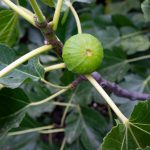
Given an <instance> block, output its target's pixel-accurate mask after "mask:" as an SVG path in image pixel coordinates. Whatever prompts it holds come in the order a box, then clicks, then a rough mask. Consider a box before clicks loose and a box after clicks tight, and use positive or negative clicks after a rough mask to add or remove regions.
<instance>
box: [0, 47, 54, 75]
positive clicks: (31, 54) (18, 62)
mask: <svg viewBox="0 0 150 150" xmlns="http://www.w3.org/2000/svg"><path fill="white" fill-rule="evenodd" d="M51 48H52V46H51V45H44V46H41V47H39V48H37V49H35V50H33V51H31V52H29V53H27V54H25V55H24V56H22V57H20V58H19V59H17V60H16V61H14V62H12V63H11V64H10V65H8V66H7V67H5V68H4V69H2V70H1V71H0V78H1V77H3V76H5V75H7V74H8V73H9V72H11V71H12V70H13V69H15V68H16V67H18V66H20V65H21V64H23V63H24V62H26V61H27V60H29V59H31V58H33V57H34V56H37V55H39V54H40V53H43V52H45V51H48V50H50V49H51Z"/></svg>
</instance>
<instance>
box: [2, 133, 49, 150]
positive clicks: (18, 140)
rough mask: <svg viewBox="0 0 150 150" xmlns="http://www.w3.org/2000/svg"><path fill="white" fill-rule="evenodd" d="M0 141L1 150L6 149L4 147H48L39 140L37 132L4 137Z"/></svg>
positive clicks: (45, 149) (22, 149)
mask: <svg viewBox="0 0 150 150" xmlns="http://www.w3.org/2000/svg"><path fill="white" fill-rule="evenodd" d="M0 143H1V144H0V149H1V150H6V148H8V149H14V150H29V149H32V150H33V149H36V150H49V147H48V146H47V145H46V143H44V142H43V141H42V140H41V138H40V136H39V134H38V133H29V134H25V135H19V136H11V137H6V138H5V139H3V140H2V141H0Z"/></svg>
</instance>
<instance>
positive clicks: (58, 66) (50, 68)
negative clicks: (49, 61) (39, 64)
mask: <svg viewBox="0 0 150 150" xmlns="http://www.w3.org/2000/svg"><path fill="white" fill-rule="evenodd" d="M65 67H66V65H65V63H60V64H56V65H52V66H48V67H45V68H44V70H45V72H49V71H52V70H57V69H62V68H65Z"/></svg>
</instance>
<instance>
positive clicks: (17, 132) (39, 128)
mask: <svg viewBox="0 0 150 150" xmlns="http://www.w3.org/2000/svg"><path fill="white" fill-rule="evenodd" d="M53 127H54V126H53V125H49V126H44V127H38V128H32V129H26V130H23V131H15V132H9V133H8V136H13V135H20V134H25V133H31V132H36V131H40V130H46V129H52V128H53Z"/></svg>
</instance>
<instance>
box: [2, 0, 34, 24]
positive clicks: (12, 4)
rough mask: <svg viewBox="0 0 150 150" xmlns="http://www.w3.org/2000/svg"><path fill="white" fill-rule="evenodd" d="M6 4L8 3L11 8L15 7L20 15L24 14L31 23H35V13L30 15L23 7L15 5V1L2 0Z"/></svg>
mask: <svg viewBox="0 0 150 150" xmlns="http://www.w3.org/2000/svg"><path fill="white" fill-rule="evenodd" d="M2 1H3V2H4V3H5V4H6V5H8V6H9V7H10V8H11V9H13V10H14V11H15V12H17V13H18V14H19V15H20V16H22V17H23V18H24V19H26V20H27V21H28V22H29V23H31V24H32V25H34V26H36V25H35V22H34V17H33V16H34V14H33V15H29V13H27V12H26V11H25V10H24V9H22V8H21V7H19V6H17V5H15V4H14V3H13V2H11V1H10V0H2Z"/></svg>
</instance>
